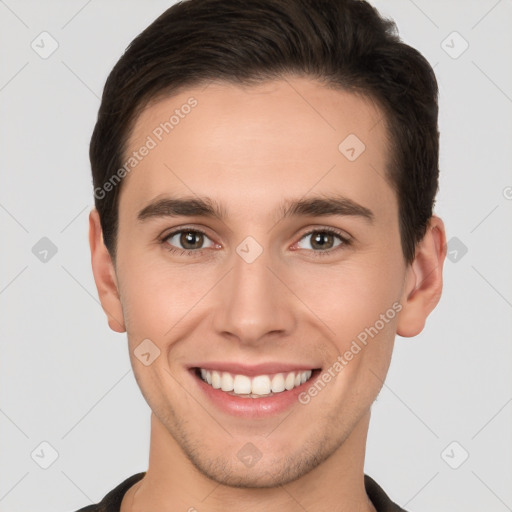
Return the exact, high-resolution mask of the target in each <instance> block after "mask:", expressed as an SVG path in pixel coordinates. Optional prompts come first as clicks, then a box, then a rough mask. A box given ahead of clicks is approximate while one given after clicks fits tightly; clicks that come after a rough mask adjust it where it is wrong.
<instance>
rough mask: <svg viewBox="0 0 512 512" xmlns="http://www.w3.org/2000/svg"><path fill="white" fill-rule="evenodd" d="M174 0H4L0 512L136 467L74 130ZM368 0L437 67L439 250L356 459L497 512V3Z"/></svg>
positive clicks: (504, 460) (144, 413) (502, 209)
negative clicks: (422, 312)
mask: <svg viewBox="0 0 512 512" xmlns="http://www.w3.org/2000/svg"><path fill="white" fill-rule="evenodd" d="M171 3H172V2H170V1H162V0H159V1H155V0H154V1H152V2H142V1H137V2H134V1H126V0H124V1H120V0H117V1H103V2H100V1H99V0H92V1H91V0H89V1H88V2H87V1H83V0H80V1H76V0H73V1H66V2H64V1H60V2H55V1H45V2H36V1H24V0H6V1H1V0H0V62H1V68H0V108H1V117H0V145H1V151H0V159H1V160H0V162H1V163H0V168H1V172H2V186H1V187H0V223H1V228H2V248H3V250H2V251H1V254H2V260H1V261H2V264H1V274H0V308H1V311H2V317H1V322H0V334H1V338H0V339H1V344H2V345H1V357H0V381H1V383H0V443H1V444H0V454H1V462H0V511H2V512H6V511H9V512H26V511H27V510H38V511H40V512H45V511H52V512H55V511H71V510H75V509H77V508H79V507H81V506H85V505H87V504H89V503H91V502H97V501H99V500H100V499H101V498H102V497H103V496H104V494H105V493H106V492H107V491H109V490H110V489H112V488H113V487H114V485H117V484H118V483H119V482H120V481H121V480H123V479H125V478H126V477H128V476H130V475H132V474H133V473H136V472H139V471H144V470H145V469H146V468H147V458H148V447H149V412H150V411H149V408H148V406H147V405H146V403H145V401H144V399H143V398H142V395H141V394H140V391H139V389H138V387H137V385H136V382H135V379H134V377H133V373H132V371H131V367H130V363H129V358H128V353H127V343H126V335H125V334H122V335H121V334H116V333H113V332H112V331H110V330H109V328H108V325H107V322H106V319H105V316H104V314H103V311H102V309H101V307H100V305H99V302H98V300H97V294H96V289H95V285H94V281H93V277H92V272H91V268H90V254H89V247H88V242H87V228H88V225H87V219H88V212H89V211H90V209H91V207H92V205H93V196H92V185H91V178H90V170H89V161H88V143H89V138H90V135H91V131H92V128H93V125H94V121H95V117H96V114H97V110H98V106H99V97H100V95H101V91H102V88H103V84H104V81H105V79H106V77H107V74H108V72H109V71H110V69H111V68H112V66H113V65H114V63H115V62H116V61H117V59H118V58H119V57H120V55H121V54H122V52H123V51H124V49H125V47H126V46H127V45H128V43H129V42H130V41H131V40H132V39H133V37H135V36H136V35H137V34H138V33H139V32H140V31H141V30H142V29H143V28H145V27H146V26H147V25H148V24H149V23H150V22H151V21H152V20H153V19H155V18H156V17H157V16H158V15H159V14H160V13H161V12H163V11H164V10H165V8H166V7H168V6H169V5H171ZM374 4H375V5H376V6H377V7H378V8H379V9H380V10H381V12H382V13H383V14H385V15H388V16H391V17H393V18H394V19H395V21H396V22H397V24H398V27H399V29H400V33H401V36H402V37H403V39H404V40H405V41H406V42H407V43H409V44H411V45H412V46H414V47H416V48H417V49H419V50H420V51H421V52H422V53H423V54H424V55H425V57H426V58H427V59H428V60H429V61H430V63H431V64H432V65H433V66H435V71H436V74H437V76H438V80H439V86H440V109H441V114H440V130H441V161H440V166H441V184H440V193H439V195H438V200H437V206H436V213H437V214H439V215H440V216H441V217H442V218H443V219H444V220H445V223H446V227H447V236H448V239H449V240H450V243H449V248H448V249H449V252H450V253H451V255H450V258H451V260H450V259H449V260H447V261H446V265H445V274H444V276H445V286H444V294H443V297H442V299H441V302H440V304H439V306H438V307H437V309H436V310H435V311H434V312H433V314H432V315H431V317H430V318H429V321H428V323H427V326H426V328H425V330H424V331H423V332H422V333H421V335H419V336H417V337H416V338H413V339H405V338H400V337H397V340H396V345H395V347H396V348H395V354H394V359H393V362H392V365H391V368H390V371H389V375H388V378H387V381H386V383H385V385H384V388H383V390H382V392H381V393H380V395H379V397H378V399H377V401H376V402H375V404H374V406H373V414H372V423H371V427H370V432H369V438H368V449H367V458H366V466H365V472H366V473H368V474H370V475H371V476H373V477H374V478H375V479H376V480H377V481H378V482H379V483H380V484H381V485H382V486H383V488H384V489H385V490H386V492H387V493H388V494H389V495H390V496H391V497H392V498H393V499H394V500H395V501H396V502H397V503H398V504H400V505H401V506H403V507H405V508H407V509H408V510H411V511H417V512H427V511H432V510H450V511H465V512H472V511H482V510H485V511H496V512H501V511H506V510H512V486H511V482H512V436H511V432H512V428H511V427H512V385H511V380H512V377H511V375H512V372H511V369H512V348H511V347H512V344H511V338H512V337H511V332H512V326H511V310H512V286H511V284H512V266H511V261H512V260H511V255H512V250H511V249H512V248H511V245H512V242H511V240H512V237H511V236H510V235H511V229H510V228H511V212H512V173H511V163H512V144H511V140H512V138H511V137H512V116H511V113H512V66H511V64H510V63H511V60H512V59H511V57H512V36H511V33H512V31H511V30H510V28H511V26H512V2H511V1H510V0H501V1H496V0H480V1H467V0H464V1H462V0H458V1H453V0H452V1H440V0H438V1H427V0H415V1H412V0H394V1H386V2H384V1H376V2H374ZM43 31H47V32H48V33H49V34H51V37H52V38H53V39H54V40H55V41H57V43H58V48H57V49H56V51H55V52H54V53H53V54H52V55H50V56H48V57H47V58H42V57H41V56H40V54H39V53H37V52H36V51H35V50H34V49H33V48H32V47H31V43H32V42H33V41H35V43H34V45H39V46H36V48H37V50H38V51H39V52H42V51H43V50H44V51H48V50H49V49H51V44H52V41H51V40H50V39H49V38H48V36H39V35H40V34H41V32H43ZM454 31H456V32H457V33H458V34H459V35H457V34H455V35H454V34H452V33H453V32H454ZM43 37H46V38H47V39H44V42H41V39H42V38H43ZM443 41H444V43H443ZM464 41H466V42H467V43H468V44H469V47H468V48H467V49H466V51H464V52H463V53H461V51H462V50H463V49H464V47H465V42H464ZM43 45H44V48H43ZM459 54H460V55H459ZM455 57H456V58H455ZM43 237H47V238H48V239H49V240H50V241H51V243H52V244H53V245H54V249H53V250H55V249H56V250H57V252H56V253H55V254H53V253H52V247H53V246H51V245H49V242H48V240H43V241H41V239H42V238H43ZM34 246H35V247H36V248H35V249H34V250H33V248H34ZM44 250H47V251H48V252H47V253H44ZM466 250H467V252H465V251H466ZM45 258H46V261H45ZM43 442H46V443H49V445H50V446H48V445H47V444H43V445H41V443H43ZM453 442H455V444H452V443H453ZM466 454H468V455H469V457H468V458H467V460H464V458H465V457H466ZM55 457H57V458H56V459H55ZM53 459H55V460H53ZM50 463H51V465H49V464H50ZM45 465H49V467H48V468H47V469H43V467H41V466H45ZM454 468H456V469H454Z"/></svg>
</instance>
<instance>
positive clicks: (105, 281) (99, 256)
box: [89, 209, 126, 333]
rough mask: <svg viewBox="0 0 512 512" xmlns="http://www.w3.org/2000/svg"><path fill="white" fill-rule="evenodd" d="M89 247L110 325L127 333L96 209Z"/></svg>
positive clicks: (92, 218)
mask: <svg viewBox="0 0 512 512" xmlns="http://www.w3.org/2000/svg"><path fill="white" fill-rule="evenodd" d="M89 247H90V249H91V264H92V272H93V275H94V281H95V283H96V288H97V290H98V296H99V298H100V302H101V306H102V308H103V311H104V312H105V314H106V315H107V319H108V325H109V326H110V328H111V329H112V330H113V331H115V332H119V333H122V332H125V331H126V327H125V324H124V318H123V310H122V306H121V300H120V297H119V290H118V285H117V280H116V274H115V269H114V265H113V263H112V258H111V257H110V254H109V252H108V250H107V248H106V246H105V243H104V241H103V232H102V230H101V224H100V217H99V214H98V211H97V210H96V209H93V210H91V212H90V214H89Z"/></svg>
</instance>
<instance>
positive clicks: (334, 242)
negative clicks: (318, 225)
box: [297, 229, 350, 253]
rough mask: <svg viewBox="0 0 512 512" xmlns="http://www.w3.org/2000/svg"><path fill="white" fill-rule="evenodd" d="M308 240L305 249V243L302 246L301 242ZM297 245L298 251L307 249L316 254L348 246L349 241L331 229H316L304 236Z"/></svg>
mask: <svg viewBox="0 0 512 512" xmlns="http://www.w3.org/2000/svg"><path fill="white" fill-rule="evenodd" d="M308 238H309V239H310V242H309V247H307V245H308V244H307V243H306V244H304V242H303V240H307V239H308ZM301 244H303V245H301ZM297 245H298V247H299V248H300V249H309V250H313V251H314V252H317V253H329V252H331V251H333V250H336V248H337V247H339V246H343V245H350V240H349V239H348V238H347V237H345V236H343V235H342V234H341V233H338V232H337V231H334V230H331V229H316V230H312V231H309V232H308V233H306V234H304V235H303V236H302V238H301V240H300V241H299V242H298V244H297Z"/></svg>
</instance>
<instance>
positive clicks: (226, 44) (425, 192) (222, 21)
mask: <svg viewBox="0 0 512 512" xmlns="http://www.w3.org/2000/svg"><path fill="white" fill-rule="evenodd" d="M285 75H297V76H306V77H311V78H312V79H316V80H319V81H320V82H322V83H325V84H326V85H328V86H329V87H333V86H334V87H336V88H339V89H342V90H346V91H352V92H356V93H358V94H362V95H364V96H367V97H369V98H371V99H373V100H374V101H376V103H377V104H378V105H379V106H380V107H381V109H382V111H383V113H384V116H385V117H384V122H385V125H386V127H387V130H388V135H389V139H390V141H391V147H390V159H389V160H390V161H389V165H388V169H387V179H388V181H389V183H390V185H391V186H392V187H393V188H394V190H395V192H396V194H397V199H398V205H399V225H400V234H401V243H402V251H403V255H404V259H405V260H406V262H407V263H410V262H411V261H412V260H413V259H414V255H415V247H416V244H417V242H418V241H420V240H421V239H422V238H423V236H424V235H425V231H426V227H427V224H428V221H429V219H430V217H431V216H432V209H433V206H434V200H435V195H436V193H437V190H438V175H439V168H438V160H439V132H438V126H437V116H438V103H437V96H438V87H437V81H436V78H435V74H434V71H433V69H432V67H431V66H430V65H429V63H428V62H427V60H426V59H425V58H424V57H423V56H422V55H421V54H420V53H419V52H418V51H417V50H415V49H413V48H411V47H410V46H408V45H407V44H405V43H403V42H402V41H401V40H400V38H399V36H398V32H397V29H396V25H395V24H394V22H393V21H391V20H388V19H385V18H383V17H381V16H380V14H379V13H378V11H377V10H376V9H375V8H374V7H372V6H371V5H370V4H368V3H367V2H365V1H361V0H185V1H182V2H178V3H176V4H174V5H173V6H171V7H170V8H169V9H167V10H166V11H165V12H164V13H163V14H162V15H160V16H159V17H158V18H157V19H156V20H155V21H154V22H153V23H152V24H151V25H149V26H148V27H147V28H146V29H145V30H144V31H143V32H142V33H141V34H139V35H138V36H137V37H136V38H135V39H134V40H133V41H132V42H131V44H130V45H129V46H128V48H127V49H126V51H125V53H124V54H123V55H122V57H121V58H120V59H119V61H118V62H117V64H116V65H115V66H114V68H113V69H112V71H111V73H110V75H109V76H108V79H107V81H106V84H105V88H104V90H103V96H102V99H101V105H100V109H99V113H98V119H97V122H96V126H95V128H94V132H93V134H92V138H91V144H90V160H91V167H92V176H93V184H94V190H95V206H96V209H97V210H98V212H99V215H100V219H101V227H102V230H103V237H104V241H105V245H106V247H107V249H108V250H109V253H110V255H111V256H112V258H113V260H114V261H115V256H116V237H117V229H118V202H119V201H118V199H119V192H120V189H121V185H122V183H119V185H118V186H114V187H110V188H111V190H110V191H109V192H108V193H103V194H101V195H100V194H97V193H96V191H97V190H103V189H102V187H103V185H104V184H105V183H108V182H109V180H111V179H112V177H113V176H115V174H116V172H117V171H118V170H119V169H120V167H121V166H122V163H123V161H124V158H123V157H124V155H125V153H126V149H127V148H126V146H127V141H128V139H129V136H130V133H131V130H132V129H133V126H134V124H135V121H136V120H137V117H138V115H139V114H140V113H141V111H142V109H143V108H144V106H146V105H147V104H148V102H149V101H153V100H155V99H158V98H161V97H162V98H163V97H166V96H170V95H172V94H176V93H178V92H180V91H181V90H183V89H184V88H186V87H190V86H196V85H200V84H202V83H207V82H208V81H210V80H215V81H219V80H220V81H225V82H228V83H234V84H240V85H251V84H257V83H261V82H264V81H266V80H273V79H279V78H280V77H284V76H285Z"/></svg>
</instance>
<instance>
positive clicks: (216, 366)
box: [189, 361, 318, 382]
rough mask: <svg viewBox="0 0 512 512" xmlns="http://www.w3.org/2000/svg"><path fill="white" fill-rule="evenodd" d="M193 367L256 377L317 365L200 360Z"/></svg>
mask: <svg viewBox="0 0 512 512" xmlns="http://www.w3.org/2000/svg"><path fill="white" fill-rule="evenodd" d="M194 368H204V369H205V370H216V371H218V372H229V373H231V374H233V375H247V376H248V377H256V376H257V375H272V374H274V373H288V372H293V371H295V372H305V371H307V370H314V369H315V368H316V369H318V367H315V366H311V365H304V364H301V363H298V364H291V363H277V362H268V363H260V364H254V365H246V364H241V363H233V362H211V361H210V362H206V361H205V362H202V363H197V364H194V365H191V366H189V370H192V369H194ZM308 382H309V381H308Z"/></svg>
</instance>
